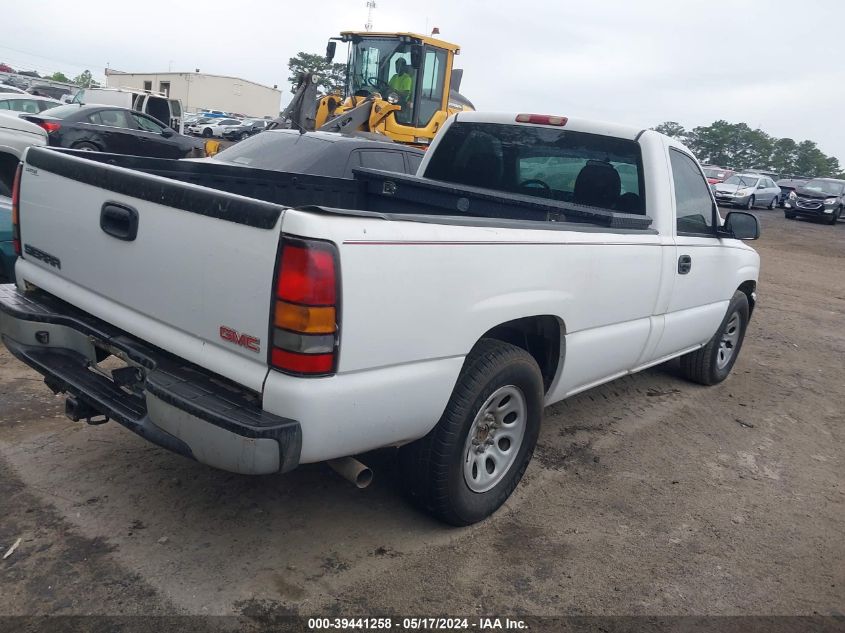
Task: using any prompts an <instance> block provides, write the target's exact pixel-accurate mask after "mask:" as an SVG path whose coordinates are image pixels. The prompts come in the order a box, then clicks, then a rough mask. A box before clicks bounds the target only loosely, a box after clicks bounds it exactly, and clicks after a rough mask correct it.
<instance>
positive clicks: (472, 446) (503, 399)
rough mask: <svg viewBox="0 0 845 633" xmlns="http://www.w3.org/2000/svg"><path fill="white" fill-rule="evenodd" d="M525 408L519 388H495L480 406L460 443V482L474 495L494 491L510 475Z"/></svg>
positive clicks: (522, 429)
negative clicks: (462, 451) (462, 455)
mask: <svg viewBox="0 0 845 633" xmlns="http://www.w3.org/2000/svg"><path fill="white" fill-rule="evenodd" d="M527 423H528V404H527V403H526V401H525V395H524V394H523V393H522V390H521V389H520V388H519V387H515V386H514V385H506V386H504V387H499V388H498V389H497V390H496V391H494V392H493V393H492V394H491V395H490V397H489V398H487V400H486V401H485V402H484V404H483V405H482V406H481V408H480V409H479V410H478V413H477V414H476V415H475V419H474V420H473V421H472V424H471V425H470V427H469V433H468V434H467V439H466V442H465V443H464V463H463V473H464V481H465V482H466V485H467V486H468V487H469V489H470V490H472V491H473V492H476V493H482V492H487V491H488V490H490V489H492V488H494V487H495V486H496V484H498V483H499V482H500V481H502V479H503V478H504V477H505V475H506V474H507V473H508V472H509V471H510V469H511V467H512V466H513V464H514V463H515V462H516V456H517V454H518V453H519V449H520V448H521V447H522V441H523V439H524V437H525V427H526V425H527Z"/></svg>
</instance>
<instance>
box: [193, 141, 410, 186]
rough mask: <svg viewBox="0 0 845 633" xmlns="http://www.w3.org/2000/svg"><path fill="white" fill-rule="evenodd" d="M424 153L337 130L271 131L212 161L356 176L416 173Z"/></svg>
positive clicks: (240, 144) (291, 170)
mask: <svg viewBox="0 0 845 633" xmlns="http://www.w3.org/2000/svg"><path fill="white" fill-rule="evenodd" d="M423 156H424V152H423V151H422V150H420V149H417V148H415V147H410V146H407V145H400V144H399V143H394V142H392V141H374V140H371V139H369V138H366V137H362V136H352V135H347V134H337V133H335V132H308V133H306V134H300V133H299V132H298V131H296V130H268V131H267V132H264V133H262V134H257V135H256V136H252V137H250V138H248V139H246V140H245V141H243V142H241V143H238V144H237V145H232V147H230V148H228V149H225V150H223V151H222V152H220V153H219V154H217V155H216V156H215V157H214V158H209V159H206V160H211V161H214V162H217V163H226V164H229V165H243V166H245V167H255V168H258V169H272V170H273V171H285V172H293V173H298V174H311V175H314V176H334V177H337V178H352V169H353V168H355V167H371V168H374V169H383V170H385V171H396V172H400V173H403V174H415V173H416V172H417V167H419V164H420V162H422V158H423Z"/></svg>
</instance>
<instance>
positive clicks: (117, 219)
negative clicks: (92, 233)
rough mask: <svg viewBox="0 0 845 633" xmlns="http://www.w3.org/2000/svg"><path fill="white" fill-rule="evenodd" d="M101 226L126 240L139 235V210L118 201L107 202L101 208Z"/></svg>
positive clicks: (129, 240) (113, 235) (114, 235)
mask: <svg viewBox="0 0 845 633" xmlns="http://www.w3.org/2000/svg"><path fill="white" fill-rule="evenodd" d="M100 228H101V229H102V230H103V231H104V232H105V233H108V234H109V235H111V236H112V237H116V238H117V239H119V240H123V241H124V242H131V241H133V240H134V239H135V238H136V237H137V236H138V212H137V211H136V210H135V209H133V208H132V207H127V206H125V205H122V204H117V203H116V202H106V203H105V204H104V205H103V207H102V209H101V210H100Z"/></svg>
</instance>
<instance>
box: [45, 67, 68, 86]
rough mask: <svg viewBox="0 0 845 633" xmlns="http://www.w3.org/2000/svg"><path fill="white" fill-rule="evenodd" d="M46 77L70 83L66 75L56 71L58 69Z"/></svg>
mask: <svg viewBox="0 0 845 633" xmlns="http://www.w3.org/2000/svg"><path fill="white" fill-rule="evenodd" d="M47 79H50V80H52V81H63V82H64V83H66V84H69V83H70V79H68V78H67V75H65V74H64V73H63V72H61V71H58V70H57V71H56V72H54V73H53V74H52V75H50V76H49V77H47Z"/></svg>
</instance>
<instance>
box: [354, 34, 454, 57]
mask: <svg viewBox="0 0 845 633" xmlns="http://www.w3.org/2000/svg"><path fill="white" fill-rule="evenodd" d="M340 36H341V37H343V38H348V37H352V36H356V37H391V38H397V39H398V38H402V37H406V38H408V39H410V40H420V41H421V42H423V43H424V44H430V45H431V46H435V47H437V48H445V49H446V50H449V51H452V52H453V53H455V54H456V55H457V54H458V53H459V52H460V50H461V47H460V46H458V45H457V44H452V43H450V42H447V41H445V40H439V39H437V38H434V37H429V36H427V35H420V34H419V33H410V32H395V31H394V32H393V33H388V32H385V31H342V32H341V34H340Z"/></svg>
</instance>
